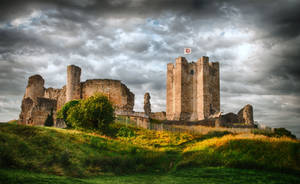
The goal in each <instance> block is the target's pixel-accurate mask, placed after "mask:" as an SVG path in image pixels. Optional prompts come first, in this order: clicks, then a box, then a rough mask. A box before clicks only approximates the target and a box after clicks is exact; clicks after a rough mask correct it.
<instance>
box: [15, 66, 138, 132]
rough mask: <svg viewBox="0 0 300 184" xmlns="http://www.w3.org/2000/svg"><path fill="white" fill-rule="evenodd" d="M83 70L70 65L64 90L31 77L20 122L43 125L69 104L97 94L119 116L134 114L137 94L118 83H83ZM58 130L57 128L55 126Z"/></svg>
mask: <svg viewBox="0 0 300 184" xmlns="http://www.w3.org/2000/svg"><path fill="white" fill-rule="evenodd" d="M80 75H81V69H80V68H79V67H78V66H75V65H70V66H68V68H67V85H66V86H64V87H62V88H61V89H54V88H47V89H46V88H45V87H44V83H45V81H44V79H43V78H42V76H40V75H34V76H31V77H29V79H28V85H27V87H26V91H25V94H24V97H23V100H22V105H21V113H20V118H19V122H20V123H22V124H33V125H44V123H45V120H46V118H47V116H48V114H50V112H51V111H53V113H54V119H55V117H56V111H57V110H59V109H61V107H62V106H63V105H64V104H65V103H66V102H68V101H70V100H74V99H86V98H88V97H90V96H92V95H94V94H95V93H103V94H105V95H107V96H108V98H109V99H110V101H111V102H112V103H113V104H114V107H115V110H116V113H122V112H133V106H134V94H133V93H132V92H130V90H129V89H128V88H127V87H126V86H125V85H124V84H123V83H121V82H120V81H119V80H110V79H92V80H87V81H85V82H80ZM54 123H55V126H56V122H54Z"/></svg>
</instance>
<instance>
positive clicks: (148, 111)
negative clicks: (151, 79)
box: [144, 93, 151, 116]
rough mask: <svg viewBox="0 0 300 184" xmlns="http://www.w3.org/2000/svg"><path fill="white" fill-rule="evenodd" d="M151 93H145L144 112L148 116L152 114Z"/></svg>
mask: <svg viewBox="0 0 300 184" xmlns="http://www.w3.org/2000/svg"><path fill="white" fill-rule="evenodd" d="M150 98H151V97H150V94H149V93H145V95H144V112H145V114H146V115H147V116H150V114H151V103H150Z"/></svg>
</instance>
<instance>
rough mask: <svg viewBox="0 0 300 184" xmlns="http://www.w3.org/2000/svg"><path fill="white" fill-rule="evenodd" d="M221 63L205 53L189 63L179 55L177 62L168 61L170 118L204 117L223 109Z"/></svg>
mask: <svg viewBox="0 0 300 184" xmlns="http://www.w3.org/2000/svg"><path fill="white" fill-rule="evenodd" d="M219 73H220V72H219V63H218V62H209V58H208V57H205V56H203V57H201V58H200V59H199V60H198V61H197V62H191V63H188V61H187V60H186V59H185V58H184V57H178V58H176V62H175V65H174V64H173V63H169V64H168V65H167V99H166V100H167V103H166V106H167V110H166V116H167V119H168V120H190V121H196V120H202V119H205V118H208V117H209V116H210V115H212V114H214V113H216V112H220V74H219Z"/></svg>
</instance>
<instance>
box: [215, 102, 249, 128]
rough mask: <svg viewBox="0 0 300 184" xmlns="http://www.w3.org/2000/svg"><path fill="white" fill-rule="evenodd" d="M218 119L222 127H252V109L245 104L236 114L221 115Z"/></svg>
mask: <svg viewBox="0 0 300 184" xmlns="http://www.w3.org/2000/svg"><path fill="white" fill-rule="evenodd" d="M219 119H220V122H221V123H220V124H221V125H222V126H232V125H234V124H239V125H241V124H244V125H249V126H254V120H253V107H252V105H250V104H247V105H245V106H244V107H243V108H242V109H241V110H239V112H238V113H237V114H235V113H232V112H230V113H227V114H224V115H221V117H220V118H219Z"/></svg>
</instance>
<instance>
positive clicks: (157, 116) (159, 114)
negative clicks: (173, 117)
mask: <svg viewBox="0 0 300 184" xmlns="http://www.w3.org/2000/svg"><path fill="white" fill-rule="evenodd" d="M150 118H151V119H157V120H161V121H163V120H166V112H152V113H151V114H150Z"/></svg>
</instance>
